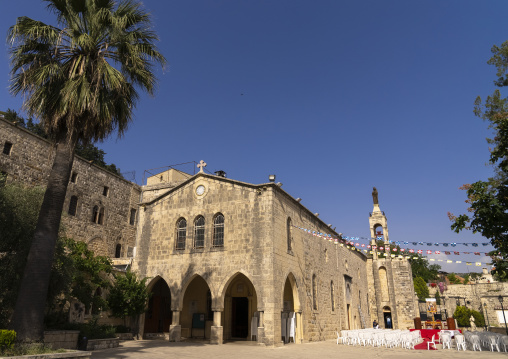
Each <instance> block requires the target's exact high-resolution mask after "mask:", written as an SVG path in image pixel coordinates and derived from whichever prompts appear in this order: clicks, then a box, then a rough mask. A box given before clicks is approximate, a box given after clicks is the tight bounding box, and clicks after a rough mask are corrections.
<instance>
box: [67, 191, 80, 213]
mask: <svg viewBox="0 0 508 359" xmlns="http://www.w3.org/2000/svg"><path fill="white" fill-rule="evenodd" d="M77 208H78V197H76V196H72V197H71V200H70V202H69V210H68V211H67V213H69V215H70V216H75V215H76V210H77Z"/></svg>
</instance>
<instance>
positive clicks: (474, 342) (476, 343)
mask: <svg viewBox="0 0 508 359" xmlns="http://www.w3.org/2000/svg"><path fill="white" fill-rule="evenodd" d="M469 343H471V346H472V349H473V350H474V351H476V349H478V350H479V351H482V346H481V344H480V337H479V336H478V335H476V334H472V335H470V336H469Z"/></svg>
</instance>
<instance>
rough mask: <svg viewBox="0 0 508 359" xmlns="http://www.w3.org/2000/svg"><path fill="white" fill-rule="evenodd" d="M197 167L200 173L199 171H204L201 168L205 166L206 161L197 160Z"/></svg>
mask: <svg viewBox="0 0 508 359" xmlns="http://www.w3.org/2000/svg"><path fill="white" fill-rule="evenodd" d="M197 167H198V168H199V172H200V173H201V172H204V171H203V168H204V167H206V162H205V161H203V160H201V161H199V164H198V166H197Z"/></svg>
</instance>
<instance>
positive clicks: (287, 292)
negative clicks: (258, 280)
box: [280, 273, 301, 343]
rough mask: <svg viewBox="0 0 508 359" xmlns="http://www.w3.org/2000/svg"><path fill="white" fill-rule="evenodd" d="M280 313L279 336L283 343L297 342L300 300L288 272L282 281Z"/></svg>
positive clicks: (298, 339) (298, 337)
mask: <svg viewBox="0 0 508 359" xmlns="http://www.w3.org/2000/svg"><path fill="white" fill-rule="evenodd" d="M282 298H283V304H282V313H281V325H280V327H281V337H282V340H283V341H284V343H299V342H300V338H301V333H300V326H301V323H300V321H301V316H300V311H301V308H300V300H299V297H298V290H297V285H296V280H295V277H294V275H293V274H292V273H289V275H288V277H287V278H286V282H285V283H284V292H283V297H282Z"/></svg>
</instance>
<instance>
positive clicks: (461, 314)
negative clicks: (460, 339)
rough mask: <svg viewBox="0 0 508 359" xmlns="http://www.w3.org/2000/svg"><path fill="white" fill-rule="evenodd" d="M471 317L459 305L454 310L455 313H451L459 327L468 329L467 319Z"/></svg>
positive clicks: (467, 311) (464, 308) (469, 313)
mask: <svg viewBox="0 0 508 359" xmlns="http://www.w3.org/2000/svg"><path fill="white" fill-rule="evenodd" d="M470 316H471V311H470V310H469V309H467V308H466V307H463V306H461V305H459V306H458V307H457V308H456V309H455V313H453V317H454V318H455V319H457V324H458V325H459V327H469V317H470Z"/></svg>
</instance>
